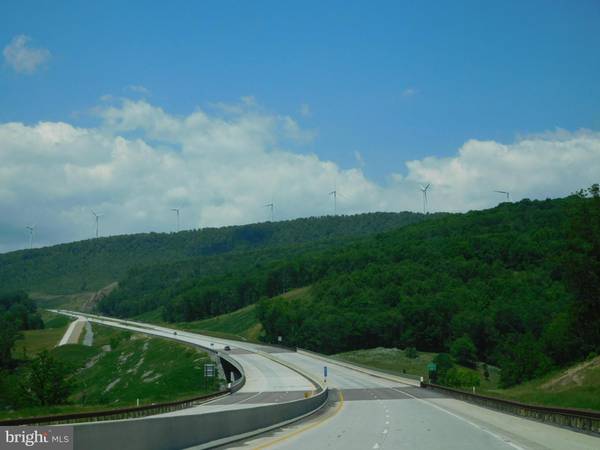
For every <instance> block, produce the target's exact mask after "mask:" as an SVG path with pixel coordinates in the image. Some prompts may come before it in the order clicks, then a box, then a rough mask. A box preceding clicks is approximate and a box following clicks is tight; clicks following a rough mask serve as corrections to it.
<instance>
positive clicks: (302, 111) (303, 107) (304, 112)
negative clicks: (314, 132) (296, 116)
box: [300, 103, 312, 117]
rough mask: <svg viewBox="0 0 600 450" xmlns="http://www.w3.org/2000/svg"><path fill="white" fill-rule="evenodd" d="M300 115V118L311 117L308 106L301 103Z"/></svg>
mask: <svg viewBox="0 0 600 450" xmlns="http://www.w3.org/2000/svg"><path fill="white" fill-rule="evenodd" d="M300 115H301V116H302V117H310V116H311V115H312V111H311V110H310V106H309V105H308V104H306V103H302V104H301V105H300Z"/></svg>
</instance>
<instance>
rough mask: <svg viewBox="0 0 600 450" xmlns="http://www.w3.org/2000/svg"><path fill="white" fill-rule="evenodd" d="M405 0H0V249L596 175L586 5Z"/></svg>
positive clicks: (514, 196) (595, 21)
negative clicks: (95, 214) (97, 217)
mask: <svg viewBox="0 0 600 450" xmlns="http://www.w3.org/2000/svg"><path fill="white" fill-rule="evenodd" d="M417 3H421V2H402V1H391V2H386V1H378V2H367V1H359V2H357V1H343V2H342V1H339V2H338V1H328V2H310V1H302V2H292V1H290V2H277V1H244V2H242V1H237V2H233V1H218V2H217V1H197V2H189V1H188V2H183V1H172V2H168V4H166V3H165V2H134V1H132V2H125V3H124V2H112V1H105V2H69V1H61V2H31V1H26V0H20V1H11V0H4V1H3V2H2V3H1V4H0V252H6V251H11V250H16V249H21V248H26V247H28V246H29V234H28V233H29V232H28V230H27V229H26V228H25V227H26V226H27V225H36V229H35V235H34V240H33V246H34V247H40V246H45V245H51V244H56V243H60V242H70V241H74V240H79V239H87V238H90V237H93V235H94V234H95V222H94V217H93V215H92V212H91V211H92V210H94V211H96V212H98V213H101V214H103V216H102V217H101V218H100V234H101V235H103V236H107V235H115V234H124V233H137V232H146V231H159V232H164V231H175V229H176V217H175V213H174V212H173V211H171V208H181V228H182V229H191V228H202V227H208V226H222V225H234V224H244V223H252V222H257V221H265V220H268V219H269V218H270V212H269V209H268V208H265V204H268V203H271V202H273V203H274V216H275V220H284V219H292V218H296V217H305V216H320V215H325V214H332V213H333V212H334V210H333V199H332V196H330V195H328V193H329V192H331V191H333V190H336V191H337V192H338V193H339V195H338V196H337V212H338V213H340V214H354V213H360V212H369V211H404V210H409V211H422V210H423V201H422V193H421V191H420V186H421V185H426V184H428V183H431V188H430V190H429V192H428V194H429V207H428V209H429V211H432V212H433V211H468V210H471V209H483V208H489V207H493V206H495V205H496V204H498V202H500V201H502V199H503V197H502V195H500V194H498V193H495V192H493V191H494V190H503V191H510V192H511V200H514V201H518V200H520V199H523V198H531V199H544V198H548V197H560V196H565V195H568V194H570V193H572V192H574V191H576V190H578V189H580V188H585V187H587V186H589V185H591V184H592V183H594V182H598V181H599V178H600V176H599V174H600V83H599V82H598V74H599V73H600V33H598V29H600V2H599V1H585V0H579V1H577V2H573V1H552V2H548V1H504V2H479V1H473V2H470V1H465V2H462V1H440V2H427V5H424V4H423V5H417ZM484 3H485V4H484Z"/></svg>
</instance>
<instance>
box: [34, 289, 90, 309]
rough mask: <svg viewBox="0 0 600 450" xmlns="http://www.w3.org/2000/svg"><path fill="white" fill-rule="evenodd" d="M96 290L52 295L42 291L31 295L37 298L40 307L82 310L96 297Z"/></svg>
mask: <svg viewBox="0 0 600 450" xmlns="http://www.w3.org/2000/svg"><path fill="white" fill-rule="evenodd" d="M94 294H95V292H80V293H77V294H69V295H51V294H44V293H41V292H32V293H30V294H29V295H30V297H31V298H32V299H33V300H35V302H36V303H37V305H38V307H39V308H49V309H57V308H60V309H70V310H73V311H82V310H83V307H84V305H85V304H86V303H87V302H89V301H90V300H91V299H92V298H93V297H94Z"/></svg>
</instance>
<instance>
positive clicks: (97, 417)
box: [0, 390, 229, 426]
mask: <svg viewBox="0 0 600 450" xmlns="http://www.w3.org/2000/svg"><path fill="white" fill-rule="evenodd" d="M227 394H229V391H227V390H224V391H219V392H215V393H214V394H209V395H203V396H199V397H192V398H187V399H184V400H177V401H174V402H164V403H153V404H151V405H143V406H132V407H129V408H116V409H106V410H101V411H89V412H83V413H69V414H55V415H50V416H36V417H26V418H20V419H7V420H0V426H15V425H58V424H68V423H79V422H98V421H103V420H119V419H133V418H136V417H144V416H149V415H153V414H162V413H166V412H171V411H178V410H180V409H185V408H190V407H192V406H196V405H199V404H201V403H204V402H206V401H209V400H212V399H215V398H217V397H220V396H223V395H227Z"/></svg>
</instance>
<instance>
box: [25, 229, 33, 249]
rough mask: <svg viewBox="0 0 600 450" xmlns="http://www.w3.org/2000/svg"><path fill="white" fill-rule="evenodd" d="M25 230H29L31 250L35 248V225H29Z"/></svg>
mask: <svg viewBox="0 0 600 450" xmlns="http://www.w3.org/2000/svg"><path fill="white" fill-rule="evenodd" d="M25 228H27V229H28V230H29V250H31V249H32V248H33V232H34V231H35V225H27V226H26V227H25Z"/></svg>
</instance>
